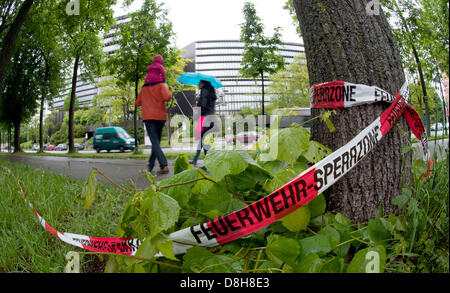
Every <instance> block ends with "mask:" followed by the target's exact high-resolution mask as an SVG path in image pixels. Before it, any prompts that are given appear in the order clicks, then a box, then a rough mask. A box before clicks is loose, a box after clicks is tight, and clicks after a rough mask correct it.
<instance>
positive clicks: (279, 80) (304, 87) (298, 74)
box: [269, 54, 310, 108]
mask: <svg viewBox="0 0 450 293" xmlns="http://www.w3.org/2000/svg"><path fill="white" fill-rule="evenodd" d="M269 79H270V81H272V83H271V84H270V85H269V93H270V94H271V95H272V100H271V103H272V104H273V105H274V106H276V107H277V108H291V107H307V108H309V107H310V103H309V79H308V67H307V66H306V60H305V56H304V54H302V55H300V56H296V57H294V62H292V63H291V64H289V65H288V67H287V68H286V70H281V71H279V72H277V73H275V74H274V75H272V76H271V77H270V78H269Z"/></svg>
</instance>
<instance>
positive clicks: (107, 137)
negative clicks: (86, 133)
mask: <svg viewBox="0 0 450 293" xmlns="http://www.w3.org/2000/svg"><path fill="white" fill-rule="evenodd" d="M135 143H136V140H135V139H134V138H133V137H131V136H130V135H129V134H128V133H127V132H126V130H125V129H123V128H122V127H103V128H98V129H97V130H96V131H95V134H94V142H93V147H94V149H95V150H96V151H97V153H99V152H101V151H102V150H106V151H108V152H109V151H111V150H120V152H122V153H123V152H124V151H125V150H133V149H134V148H135Z"/></svg>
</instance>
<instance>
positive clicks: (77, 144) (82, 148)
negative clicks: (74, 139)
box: [73, 143, 84, 151]
mask: <svg viewBox="0 0 450 293" xmlns="http://www.w3.org/2000/svg"><path fill="white" fill-rule="evenodd" d="M73 147H74V148H75V149H76V150H78V151H82V150H84V145H83V144H80V143H75V144H74V145H73Z"/></svg>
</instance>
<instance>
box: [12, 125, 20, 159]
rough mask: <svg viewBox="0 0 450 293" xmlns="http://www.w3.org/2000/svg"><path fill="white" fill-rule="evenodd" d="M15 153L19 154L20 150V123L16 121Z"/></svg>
mask: <svg viewBox="0 0 450 293" xmlns="http://www.w3.org/2000/svg"><path fill="white" fill-rule="evenodd" d="M13 125H14V152H15V153H18V152H20V151H21V149H20V121H14V122H13Z"/></svg>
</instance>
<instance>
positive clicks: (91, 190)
mask: <svg viewBox="0 0 450 293" xmlns="http://www.w3.org/2000/svg"><path fill="white" fill-rule="evenodd" d="M97 189H98V186H97V173H95V172H94V171H92V172H91V175H89V178H88V180H87V182H86V184H85V185H84V187H83V191H82V192H81V196H79V197H77V200H78V201H84V206H85V207H86V209H87V210H88V209H89V208H90V207H91V205H92V204H93V203H94V201H95V197H96V195H97Z"/></svg>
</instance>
